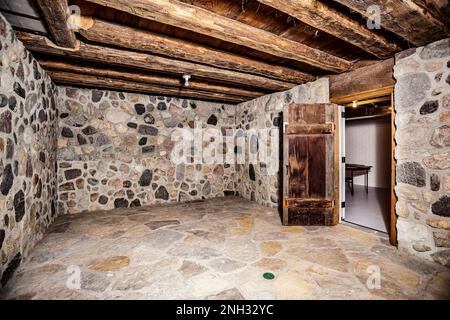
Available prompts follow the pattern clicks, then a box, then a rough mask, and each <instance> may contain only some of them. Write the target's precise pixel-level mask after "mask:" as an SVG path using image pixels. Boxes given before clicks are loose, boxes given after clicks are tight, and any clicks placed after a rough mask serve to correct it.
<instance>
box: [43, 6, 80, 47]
mask: <svg viewBox="0 0 450 320" xmlns="http://www.w3.org/2000/svg"><path fill="white" fill-rule="evenodd" d="M37 4H38V5H39V7H40V9H41V11H42V13H43V15H44V19H45V21H46V22H47V26H48V29H49V31H50V33H51V35H52V36H53V38H54V40H55V43H56V44H57V45H59V46H61V47H66V48H75V46H76V42H77V38H76V37H75V33H74V32H73V31H72V30H70V29H69V25H68V20H69V16H70V14H69V11H68V5H67V0H37Z"/></svg>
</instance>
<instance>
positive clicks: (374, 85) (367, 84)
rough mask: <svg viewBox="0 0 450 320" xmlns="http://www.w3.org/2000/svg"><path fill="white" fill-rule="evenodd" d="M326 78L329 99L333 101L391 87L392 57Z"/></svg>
mask: <svg viewBox="0 0 450 320" xmlns="http://www.w3.org/2000/svg"><path fill="white" fill-rule="evenodd" d="M328 78H329V79H330V99H331V100H332V102H333V103H337V101H342V100H345V99H346V98H345V97H349V96H354V95H357V94H358V93H360V92H367V91H372V90H378V89H381V88H386V87H393V86H394V85H395V80H394V58H390V59H386V60H384V61H380V62H378V63H375V64H371V65H368V66H365V67H362V68H359V69H355V70H353V71H350V72H344V73H341V74H336V75H332V76H330V77H328Z"/></svg>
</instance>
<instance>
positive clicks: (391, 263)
mask: <svg viewBox="0 0 450 320" xmlns="http://www.w3.org/2000/svg"><path fill="white" fill-rule="evenodd" d="M377 270H379V271H380V275H381V278H380V283H379V284H380V286H379V288H377V281H376V275H377ZM266 272H271V273H273V274H274V275H275V278H274V279H272V280H266V279H265V278H264V277H263V274H264V273H266ZM371 276H372V277H371ZM369 277H370V278H369ZM368 282H369V284H372V286H368V285H367V283H368ZM374 286H375V287H374ZM0 294H1V298H3V299H409V298H418V299H436V298H449V297H450V270H449V269H446V268H444V267H442V266H439V265H436V264H434V263H428V262H423V261H421V260H418V259H416V258H414V257H411V256H407V255H400V254H399V253H398V252H397V251H396V249H395V248H394V247H391V246H389V244H388V243H387V240H386V239H384V238H382V237H379V236H378V235H376V234H373V233H368V232H365V231H361V230H358V229H355V228H354V227H351V226H348V225H342V224H341V225H338V226H335V227H283V226H281V223H280V219H279V216H278V213H277V211H276V210H275V209H269V208H265V207H262V206H259V205H257V204H255V203H254V202H249V201H246V200H243V199H240V198H234V197H226V198H219V199H214V200H208V201H204V202H196V203H189V204H175V205H169V206H155V207H141V208H128V209H117V210H113V211H109V212H89V213H85V214H80V215H76V216H63V217H60V218H58V219H57V221H56V222H55V223H54V224H53V226H52V228H51V229H50V230H49V232H48V233H47V235H46V236H45V238H44V239H43V240H42V241H41V242H40V243H39V244H38V245H37V246H36V247H35V249H34V251H33V253H32V255H31V256H29V257H28V259H27V261H25V262H23V263H22V265H21V266H20V267H19V269H18V270H17V271H16V274H15V275H14V277H13V278H12V279H11V280H10V282H9V283H8V284H7V286H6V287H5V288H4V290H3V292H1V293H0Z"/></svg>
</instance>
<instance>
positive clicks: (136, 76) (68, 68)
mask: <svg viewBox="0 0 450 320" xmlns="http://www.w3.org/2000/svg"><path fill="white" fill-rule="evenodd" d="M37 60H38V62H39V64H40V65H41V66H42V67H43V68H44V69H45V70H46V71H65V72H72V73H78V74H85V75H90V76H98V77H104V78H112V79H120V80H127V81H133V82H143V83H150V84H156V85H164V86H168V87H173V88H178V89H183V88H187V89H192V90H199V91H203V92H218V93H223V94H229V95H232V96H239V97H247V98H256V97H260V96H263V95H264V94H266V93H265V92H263V91H256V90H245V89H241V88H235V87H229V86H222V85H216V84H211V83H208V82H201V81H196V80H194V81H189V87H184V86H183V85H182V84H181V82H180V79H176V78H170V77H163V76H160V75H154V74H151V73H148V72H131V71H123V70H117V69H114V68H111V67H108V68H99V67H93V66H89V65H83V64H76V63H73V62H65V61H59V60H49V59H42V58H38V59H37Z"/></svg>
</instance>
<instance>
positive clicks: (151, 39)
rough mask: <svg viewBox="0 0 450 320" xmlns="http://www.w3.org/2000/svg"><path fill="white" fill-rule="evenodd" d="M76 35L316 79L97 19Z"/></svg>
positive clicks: (220, 65) (251, 70)
mask: <svg viewBox="0 0 450 320" xmlns="http://www.w3.org/2000/svg"><path fill="white" fill-rule="evenodd" d="M78 32H79V33H80V34H81V35H82V36H83V37H85V38H86V39H88V40H90V41H95V42H99V43H104V44H109V45H115V46H120V47H123V48H127V49H134V50H138V51H144V52H151V53H155V54H161V55H164V56H169V57H173V58H176V59H183V60H188V61H192V62H198V63H203V64H207V65H211V66H215V67H218V68H224V69H230V70H236V71H241V72H248V73H252V74H258V75H261V76H265V77H270V78H274V79H278V80H282V81H289V82H293V83H296V84H301V83H305V82H308V81H313V80H314V79H315V77H314V76H312V75H310V74H307V73H304V72H301V71H298V70H294V69H290V68H286V67H282V66H277V65H274V64H269V63H264V62H261V61H258V60H254V59H250V58H246V57H243V56H239V55H237V54H233V53H228V52H224V51H221V50H217V49H213V48H209V47H207V46H203V45H200V44H193V43H191V42H189V41H185V40H181V39H177V38H173V37H169V36H166V35H162V34H157V33H153V32H149V31H144V30H141V29H137V28H132V27H128V26H125V25H119V24H116V23H111V22H107V21H103V20H99V19H96V18H90V17H83V18H82V20H81V24H80V29H79V30H78Z"/></svg>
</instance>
